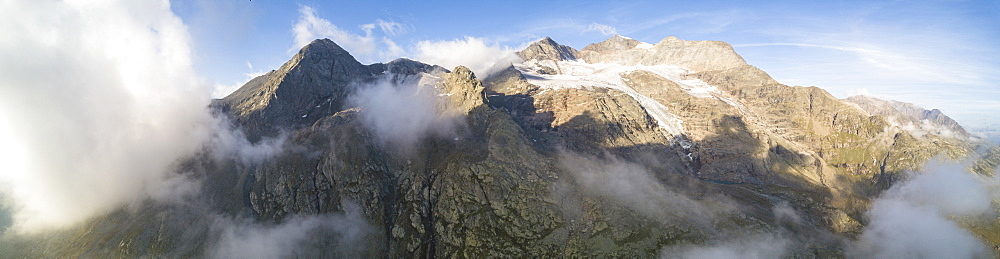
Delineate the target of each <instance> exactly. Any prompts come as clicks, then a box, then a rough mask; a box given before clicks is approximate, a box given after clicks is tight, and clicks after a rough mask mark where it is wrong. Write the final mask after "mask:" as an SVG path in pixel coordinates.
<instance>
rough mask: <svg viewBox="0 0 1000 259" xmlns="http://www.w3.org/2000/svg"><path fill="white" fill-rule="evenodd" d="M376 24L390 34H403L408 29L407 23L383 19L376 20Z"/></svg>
mask: <svg viewBox="0 0 1000 259" xmlns="http://www.w3.org/2000/svg"><path fill="white" fill-rule="evenodd" d="M375 25H377V26H378V28H379V29H382V31H383V32H385V34H388V35H389V36H394V35H396V34H402V33H405V32H406V31H407V30H408V29H407V27H406V25H403V24H402V23H398V22H391V21H384V20H382V19H378V20H375Z"/></svg>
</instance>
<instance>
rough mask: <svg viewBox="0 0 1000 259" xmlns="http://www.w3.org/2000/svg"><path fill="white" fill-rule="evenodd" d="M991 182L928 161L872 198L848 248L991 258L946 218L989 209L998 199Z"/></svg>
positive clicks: (881, 254) (890, 254)
mask: <svg viewBox="0 0 1000 259" xmlns="http://www.w3.org/2000/svg"><path fill="white" fill-rule="evenodd" d="M990 185H993V186H995V185H996V183H995V182H993V183H988V182H987V181H984V180H983V179H977V178H976V177H975V176H974V175H972V174H970V173H967V172H965V170H964V169H963V168H962V167H961V166H959V165H940V164H938V165H929V166H928V170H927V172H926V173H918V174H916V175H914V176H913V177H912V178H911V179H908V180H905V181H904V182H900V183H897V184H896V185H895V186H894V187H892V188H891V189H889V190H888V191H886V193H884V194H883V195H882V196H881V197H879V198H878V199H877V200H875V202H874V203H873V204H872V209H871V210H870V211H869V212H868V214H867V215H868V218H869V221H870V222H869V224H868V226H866V227H865V228H864V230H863V232H862V234H861V237H860V239H859V240H858V242H857V243H856V244H855V245H854V247H852V248H851V251H850V252H851V253H852V254H854V255H856V256H866V257H874V258H987V257H992V255H990V252H989V251H988V249H987V248H986V247H985V245H983V243H982V241H980V240H979V239H978V238H977V237H976V236H974V235H972V233H970V232H969V231H968V230H966V229H964V228H962V227H960V226H959V225H958V224H956V223H955V222H954V221H952V220H951V219H950V218H953V217H963V218H968V217H977V216H983V215H985V214H986V213H989V212H990V211H991V209H992V208H991V202H992V200H993V199H996V198H1000V197H998V194H997V193H995V191H994V193H991V190H990V188H991V187H990ZM993 188H994V189H995V187H993Z"/></svg>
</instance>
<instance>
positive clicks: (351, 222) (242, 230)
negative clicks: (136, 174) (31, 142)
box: [206, 202, 373, 258]
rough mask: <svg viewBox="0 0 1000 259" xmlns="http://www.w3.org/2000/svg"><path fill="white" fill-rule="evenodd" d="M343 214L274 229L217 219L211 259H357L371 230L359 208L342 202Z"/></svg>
mask: <svg viewBox="0 0 1000 259" xmlns="http://www.w3.org/2000/svg"><path fill="white" fill-rule="evenodd" d="M343 207H344V209H345V211H344V213H343V214H329V215H309V216H296V217H292V218H289V219H287V220H285V221H284V222H282V223H281V224H277V225H267V224H262V223H259V222H255V221H252V220H248V219H243V220H241V219H233V218H225V217H221V218H217V219H216V220H215V223H214V226H213V227H214V228H216V229H218V230H219V231H220V233H221V234H219V237H218V241H216V243H215V244H214V246H212V248H210V249H209V250H208V251H207V252H206V255H208V256H210V257H213V258H288V257H327V256H331V255H335V256H338V257H359V256H361V253H362V252H363V251H364V250H365V249H364V246H365V244H366V243H365V241H366V238H367V237H368V235H369V234H371V232H372V231H373V227H372V226H371V225H370V224H369V223H368V222H367V221H366V220H365V218H364V214H363V211H362V210H361V207H359V206H358V205H357V204H354V203H350V202H343Z"/></svg>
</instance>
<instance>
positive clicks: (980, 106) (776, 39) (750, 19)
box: [171, 0, 1000, 128]
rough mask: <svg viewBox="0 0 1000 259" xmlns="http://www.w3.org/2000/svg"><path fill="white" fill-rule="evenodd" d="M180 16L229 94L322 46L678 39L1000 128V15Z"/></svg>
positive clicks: (245, 11) (180, 6)
mask: <svg viewBox="0 0 1000 259" xmlns="http://www.w3.org/2000/svg"><path fill="white" fill-rule="evenodd" d="M171 9H172V10H173V11H174V12H175V13H176V14H177V15H178V16H179V17H180V18H181V19H182V20H183V21H184V23H185V24H187V26H188V28H189V31H190V33H191V35H192V41H193V49H194V50H193V51H194V62H195V66H196V68H197V69H198V71H199V73H200V74H201V76H203V77H204V78H205V80H207V81H208V82H210V83H212V84H213V85H218V86H219V87H223V86H229V88H232V87H233V86H235V85H238V84H241V83H243V82H245V81H246V80H247V78H248V75H253V74H256V73H261V72H265V71H268V70H271V69H275V68H277V67H278V66H280V65H281V64H282V63H284V62H285V61H286V60H288V59H289V58H290V57H291V56H292V55H293V54H294V51H295V50H297V48H298V47H299V46H301V44H303V40H302V39H301V38H303V37H310V36H316V37H322V36H326V37H331V38H332V39H334V40H335V41H337V42H338V43H339V44H340V45H342V46H344V47H345V48H346V49H347V50H348V51H351V53H352V54H354V55H355V56H356V57H357V58H358V59H359V60H361V61H362V62H363V63H373V62H386V61H389V60H391V59H393V58H395V57H410V58H417V59H418V60H420V57H426V56H427V55H426V54H427V53H424V52H427V51H431V50H440V49H441V48H437V49H435V48H423V47H428V46H443V45H434V44H438V43H442V42H454V43H462V44H468V43H470V42H473V43H476V44H479V45H482V46H480V47H481V48H482V49H484V51H485V50H486V49H492V50H496V51H510V50H517V49H519V48H521V47H523V46H525V45H526V44H527V43H530V42H532V41H534V40H537V39H540V38H542V37H545V36H550V37H552V38H553V39H555V40H556V41H557V42H560V43H562V44H565V45H569V46H571V47H574V48H577V49H580V48H583V47H584V46H586V44H589V43H594V42H600V41H602V40H604V39H606V38H608V37H610V36H611V35H613V34H615V33H617V34H621V35H624V36H628V37H631V38H634V39H637V40H640V41H644V42H651V43H655V42H658V41H659V40H660V39H662V38H664V37H667V36H677V37H679V38H681V39H686V40H719V41H725V42H728V43H730V44H732V45H733V46H734V47H735V49H736V51H737V52H738V53H739V54H740V55H742V56H743V57H744V58H745V59H746V60H747V62H749V63H750V64H751V65H755V66H757V67H760V68H762V69H764V70H765V71H767V72H768V73H769V74H771V75H772V76H773V77H774V78H776V79H777V80H778V81H779V82H782V83H784V84H788V85H805V86H810V85H815V86H819V87H822V88H824V89H826V90H828V91H829V92H831V93H832V94H834V95H835V96H837V97H840V98H844V97H847V96H850V95H854V94H869V95H873V96H877V97H882V98H888V99H896V100H900V101H906V102H912V103H916V104H918V105H920V106H923V107H925V108H938V109H941V110H943V111H944V112H945V113H946V114H948V115H950V116H952V117H953V118H956V119H957V120H959V122H960V123H962V124H963V125H966V126H967V127H970V128H979V127H985V126H992V127H993V128H1000V85H998V84H997V82H1000V1H826V2H816V1H741V2H734V1H698V2H697V3H693V2H686V1H685V2H681V1H592V2H581V1H462V2H459V1H398V2H391V3H377V2H375V1H336V2H327V1H298V2H295V1H268V0H256V1H208V0H182V1H175V2H172V7H171ZM297 26H298V28H299V32H298V33H296V28H297ZM470 37H471V38H470ZM297 38H300V39H298V40H297ZM449 46H450V45H449ZM422 51H423V52H422ZM482 53H492V52H482ZM483 55H487V56H488V54H483ZM422 61H425V62H426V61H427V60H422Z"/></svg>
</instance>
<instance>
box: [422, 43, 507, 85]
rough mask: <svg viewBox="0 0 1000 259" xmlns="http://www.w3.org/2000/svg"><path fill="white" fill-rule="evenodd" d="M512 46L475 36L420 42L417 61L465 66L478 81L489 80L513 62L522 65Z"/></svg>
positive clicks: (449, 65) (451, 66)
mask: <svg viewBox="0 0 1000 259" xmlns="http://www.w3.org/2000/svg"><path fill="white" fill-rule="evenodd" d="M514 52H515V51H514V50H513V49H511V48H510V47H506V46H501V45H499V44H488V43H487V42H486V40H484V39H482V38H475V37H465V39H456V40H446V41H421V42H418V43H417V47H416V50H415V54H414V58H415V59H416V60H419V61H421V62H425V63H429V64H435V65H440V66H443V67H445V68H448V69H451V68H454V67H457V66H460V65H461V66H465V67H468V68H469V69H470V70H472V72H473V73H476V77H478V78H487V77H489V76H490V75H493V73H496V72H499V71H500V70H502V69H504V68H506V67H507V66H509V65H510V64H511V63H513V62H520V58H518V57H517V55H515V54H514Z"/></svg>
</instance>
